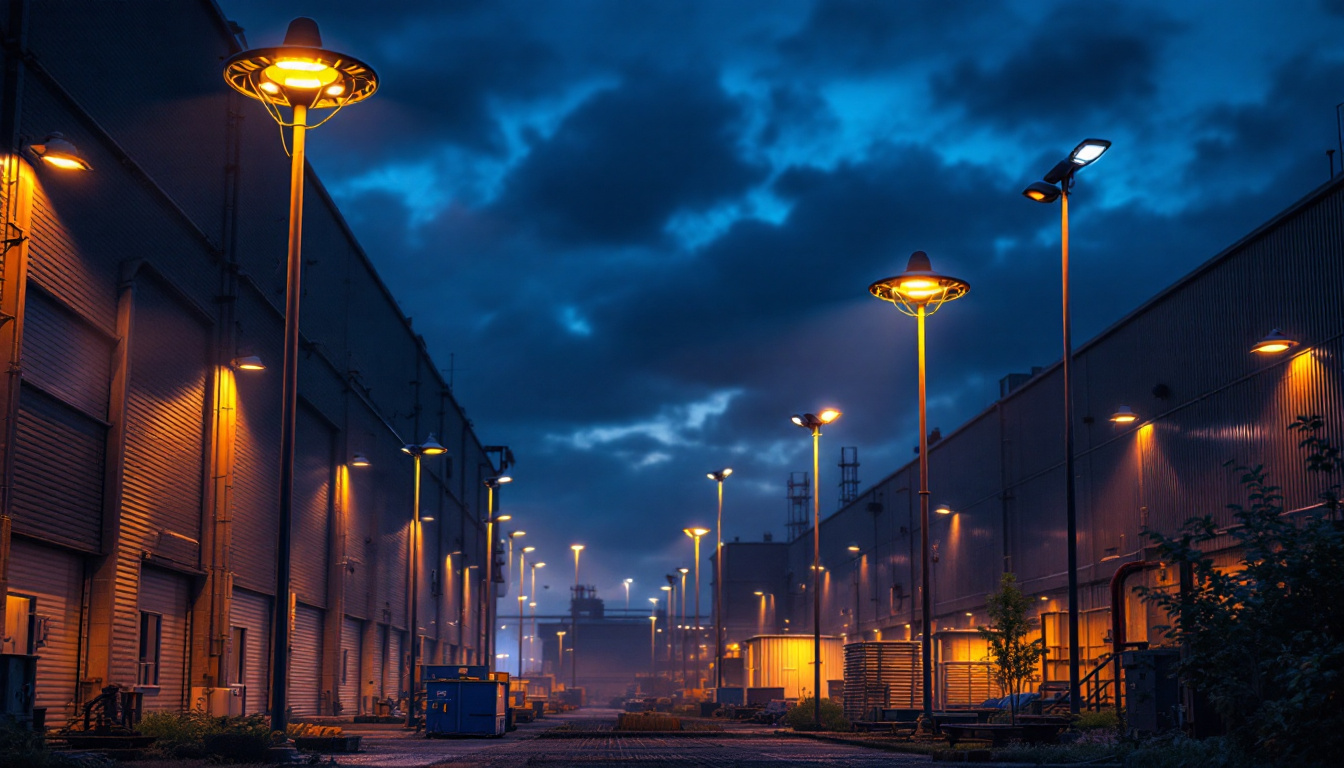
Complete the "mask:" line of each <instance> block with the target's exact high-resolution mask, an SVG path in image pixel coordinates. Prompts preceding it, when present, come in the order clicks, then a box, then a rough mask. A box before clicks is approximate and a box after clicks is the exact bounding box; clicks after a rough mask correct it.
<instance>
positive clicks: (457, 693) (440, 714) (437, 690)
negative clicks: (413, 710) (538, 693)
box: [424, 679, 508, 736]
mask: <svg viewBox="0 0 1344 768" xmlns="http://www.w3.org/2000/svg"><path fill="white" fill-rule="evenodd" d="M424 682H425V735H426V736H503V735H504V730H505V715H506V713H507V704H508V702H507V701H506V700H505V688H506V686H507V685H508V684H507V683H505V682H502V681H498V680H428V679H426V680H425V681H424Z"/></svg>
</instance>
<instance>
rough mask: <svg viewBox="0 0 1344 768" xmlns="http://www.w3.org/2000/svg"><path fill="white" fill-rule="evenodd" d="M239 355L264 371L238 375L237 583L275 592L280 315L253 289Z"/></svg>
mask: <svg viewBox="0 0 1344 768" xmlns="http://www.w3.org/2000/svg"><path fill="white" fill-rule="evenodd" d="M237 317H238V324H239V337H240V341H239V345H240V348H239V352H240V353H247V354H255V355H258V356H260V357H261V358H262V360H263V361H265V362H266V364H267V365H268V368H267V370H265V371H256V372H248V371H239V372H238V375H236V376H235V377H234V380H235V381H236V383H237V391H238V396H237V409H236V437H235V438H234V440H235V453H234V475H233V514H234V525H233V552H232V556H233V567H234V571H235V575H234V583H235V584H237V585H238V586H240V587H245V588H247V589H251V590H254V591H257V592H262V593H267V594H274V593H275V546H276V543H275V537H276V532H277V531H278V530H279V520H278V518H279V514H280V379H281V377H280V376H277V375H275V374H274V373H273V371H275V370H278V369H279V368H280V366H281V364H282V363H283V361H284V357H283V353H282V351H281V348H282V343H281V341H282V339H281V333H280V329H279V327H278V326H277V323H278V320H279V317H280V315H279V314H278V313H277V312H276V311H275V310H274V309H273V308H271V307H270V306H268V304H267V303H266V300H265V299H264V298H263V297H262V296H260V295H258V294H257V292H256V291H254V290H252V289H251V288H250V287H245V288H244V289H243V290H242V291H241V292H240V293H239V296H238V301H237Z"/></svg>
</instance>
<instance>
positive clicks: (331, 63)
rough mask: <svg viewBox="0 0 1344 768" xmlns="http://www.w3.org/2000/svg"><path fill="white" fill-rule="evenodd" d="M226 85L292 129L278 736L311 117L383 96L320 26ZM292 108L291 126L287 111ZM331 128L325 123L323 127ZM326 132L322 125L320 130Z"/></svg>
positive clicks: (228, 66) (250, 58) (244, 56)
mask: <svg viewBox="0 0 1344 768" xmlns="http://www.w3.org/2000/svg"><path fill="white" fill-rule="evenodd" d="M224 79H225V81H227V82H228V84H229V85H230V86H231V87H232V88H233V89H234V90H236V91H238V92H239V93H242V94H243V95H244V96H248V97H250V98H253V99H257V100H258V101H260V102H261V103H262V105H263V106H265V107H266V112H267V114H269V115H270V116H271V117H272V118H274V119H275V121H276V122H277V123H279V124H280V125H281V126H282V128H283V127H284V126H289V127H290V128H291V129H292V136H291V142H290V143H291V148H290V171H289V247H288V256H287V259H288V261H287V271H286V285H285V355H284V372H283V374H282V377H281V381H280V388H281V396H280V507H279V514H278V521H277V522H278V531H277V537H276V555H275V611H274V615H273V616H272V618H271V631H272V632H273V637H274V642H272V643H271V730H273V731H282V732H283V731H284V730H285V724H286V720H287V719H288V718H287V714H286V712H287V710H288V704H287V702H286V698H287V697H286V694H287V690H288V683H289V650H290V649H289V645H290V643H289V598H290V594H291V588H290V583H289V582H290V537H291V530H290V526H291V522H292V520H293V516H294V511H293V503H294V434H295V421H294V420H295V414H296V413H297V409H298V391H299V390H298V386H299V297H300V296H301V295H302V292H301V291H300V287H299V278H300V276H301V275H302V270H303V257H302V242H303V182H304V169H305V168H306V163H305V152H304V151H305V148H306V140H307V131H308V111H309V110H311V109H333V108H335V109H338V110H339V109H340V108H342V107H345V106H348V105H350V104H354V103H355V102H358V101H363V100H364V99H367V98H368V97H370V96H372V95H373V92H374V91H376V90H378V77H377V75H375V74H374V72H373V69H372V68H371V67H369V65H367V64H365V63H364V62H362V61H360V60H358V59H354V58H351V57H349V56H346V55H344V54H340V53H336V52H334V51H328V50H324V49H323V48H322V36H321V34H320V33H319V32H318V29H317V22H315V21H313V20H312V19H309V18H304V17H300V18H297V19H294V20H293V21H291V22H290V23H289V29H288V30H286V31H285V41H284V43H283V44H282V45H281V46H280V47H278V48H254V49H252V50H249V51H243V52H242V53H239V54H236V55H234V56H233V57H231V58H230V59H229V60H228V61H227V62H225V64H224ZM283 107H289V109H290V112H291V119H290V122H288V123H286V122H285V121H284V117H283V116H282V115H281V113H280V110H281V108H283ZM323 122H325V121H323ZM319 125H321V123H319Z"/></svg>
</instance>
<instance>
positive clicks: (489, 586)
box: [481, 475, 513, 672]
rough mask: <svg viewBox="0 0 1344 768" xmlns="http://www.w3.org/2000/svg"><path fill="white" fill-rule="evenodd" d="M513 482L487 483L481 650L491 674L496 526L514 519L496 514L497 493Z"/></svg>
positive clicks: (501, 479) (490, 480) (502, 478)
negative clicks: (483, 615)
mask: <svg viewBox="0 0 1344 768" xmlns="http://www.w3.org/2000/svg"><path fill="white" fill-rule="evenodd" d="M511 482H513V478H512V477H509V476H508V475H499V476H497V477H491V478H487V479H486V481H485V487H486V497H485V498H486V502H485V514H486V517H485V605H484V606H482V607H483V608H484V610H485V619H484V621H482V622H481V648H482V653H483V654H484V655H485V656H486V658H488V659H490V660H489V661H488V662H486V663H487V664H489V665H490V671H491V672H493V671H494V670H495V649H494V647H493V643H491V642H490V638H491V636H492V635H493V634H494V631H495V616H494V606H495V524H496V523H503V522H506V521H508V520H512V519H513V515H496V514H495V491H497V490H499V487H500V486H501V485H504V484H506V483H511Z"/></svg>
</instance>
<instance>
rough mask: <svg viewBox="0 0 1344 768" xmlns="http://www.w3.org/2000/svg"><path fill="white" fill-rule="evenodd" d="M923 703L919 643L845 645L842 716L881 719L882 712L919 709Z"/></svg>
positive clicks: (895, 642)
mask: <svg viewBox="0 0 1344 768" xmlns="http://www.w3.org/2000/svg"><path fill="white" fill-rule="evenodd" d="M923 700H924V685H923V671H922V667H921V665H920V656H919V643H918V642H915V641H909V640H874V641H869V642H862V643H850V644H848V645H846V646H845V717H846V718H848V719H849V720H851V721H852V720H869V719H876V720H881V719H882V713H881V710H883V709H919V708H920V707H921V706H922V703H923Z"/></svg>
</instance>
